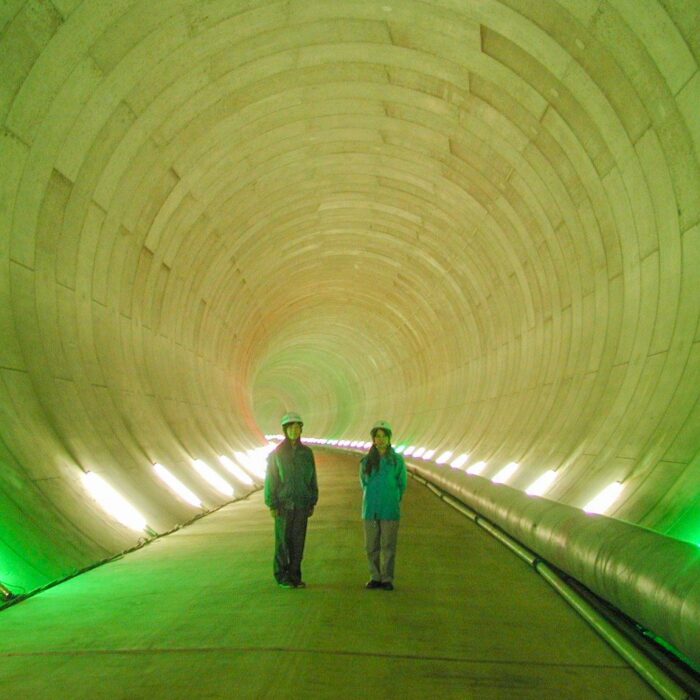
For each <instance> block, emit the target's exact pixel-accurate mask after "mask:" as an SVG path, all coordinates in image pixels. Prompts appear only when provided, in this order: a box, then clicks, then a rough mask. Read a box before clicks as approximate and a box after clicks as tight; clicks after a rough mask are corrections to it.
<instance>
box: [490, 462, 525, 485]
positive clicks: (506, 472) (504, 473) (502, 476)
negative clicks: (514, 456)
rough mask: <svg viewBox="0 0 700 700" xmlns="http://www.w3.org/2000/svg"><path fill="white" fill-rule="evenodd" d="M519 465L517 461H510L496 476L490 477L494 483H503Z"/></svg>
mask: <svg viewBox="0 0 700 700" xmlns="http://www.w3.org/2000/svg"><path fill="white" fill-rule="evenodd" d="M519 466H520V465H519V464H518V463H517V462H510V463H509V464H506V466H505V467H503V469H501V470H500V471H499V472H498V473H497V474H496V476H494V477H493V479H491V481H492V482H493V483H494V484H505V483H506V482H507V481H508V480H509V479H510V477H511V476H513V474H515V472H516V471H518V467H519Z"/></svg>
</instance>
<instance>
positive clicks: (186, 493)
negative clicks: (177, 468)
mask: <svg viewBox="0 0 700 700" xmlns="http://www.w3.org/2000/svg"><path fill="white" fill-rule="evenodd" d="M153 471H154V472H155V473H156V474H157V476H158V478H159V479H160V480H161V481H164V482H165V483H166V484H167V485H168V486H169V487H170V489H171V490H172V491H174V492H175V493H176V494H177V495H178V496H179V497H180V498H181V499H182V500H183V501H185V502H186V503H189V504H190V505H193V506H195V508H201V507H202V501H201V500H200V499H199V498H198V497H197V496H196V495H195V494H194V493H193V492H192V491H190V489H188V488H187V486H185V485H184V484H183V483H182V482H181V481H180V480H179V479H178V478H177V477H176V476H174V475H173V474H172V473H171V472H169V471H168V470H167V469H166V468H165V467H164V466H163V465H162V464H158V463H157V462H156V463H155V464H154V465H153Z"/></svg>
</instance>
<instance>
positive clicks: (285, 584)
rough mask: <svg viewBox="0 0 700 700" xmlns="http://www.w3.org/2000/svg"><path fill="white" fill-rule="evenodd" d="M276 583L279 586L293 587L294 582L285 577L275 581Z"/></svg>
mask: <svg viewBox="0 0 700 700" xmlns="http://www.w3.org/2000/svg"><path fill="white" fill-rule="evenodd" d="M277 585H278V586H279V587H280V588H294V584H293V583H292V582H291V581H287V580H286V579H282V580H281V581H277Z"/></svg>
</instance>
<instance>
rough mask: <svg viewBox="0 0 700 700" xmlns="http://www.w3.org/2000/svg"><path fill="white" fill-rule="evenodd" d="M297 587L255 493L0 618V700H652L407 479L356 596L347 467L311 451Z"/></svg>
mask: <svg viewBox="0 0 700 700" xmlns="http://www.w3.org/2000/svg"><path fill="white" fill-rule="evenodd" d="M316 455H317V464H318V470H319V487H320V492H321V498H320V501H319V505H318V508H317V511H316V513H315V515H314V516H313V518H312V520H311V521H310V527H309V533H308V538H307V550H306V555H305V562H304V578H305V580H306V581H307V583H308V588H307V589H305V590H284V589H280V588H278V587H277V586H276V585H274V582H273V580H272V574H271V557H272V542H273V535H272V521H271V519H270V516H269V515H268V512H267V509H266V508H265V507H264V505H263V502H262V494H261V493H260V492H258V493H255V494H253V495H252V496H251V497H249V498H248V499H246V500H244V501H240V502H237V503H234V504H231V505H229V506H227V507H225V508H223V509H221V510H219V511H217V512H216V513H213V514H211V515H209V516H207V517H206V518H203V519H201V520H199V521H197V522H196V523H194V524H192V525H191V526H188V527H186V528H183V529H181V530H179V531H177V532H175V533H173V534H172V535H169V536H167V537H164V538H161V539H159V540H157V541H155V542H153V543H151V544H150V545H148V546H147V547H144V548H142V549H140V550H138V551H135V552H132V553H130V554H128V555H126V556H124V557H123V558H121V559H119V560H117V561H115V562H112V563H109V564H107V565H104V566H102V567H99V568H97V569H94V570H92V571H90V572H87V573H85V574H83V575H81V576H78V577H76V578H74V579H72V580H69V581H66V582H65V583H63V584H61V585H59V586H55V587H54V588H51V589H49V590H47V591H44V592H43V593H40V594H38V595H36V596H34V597H32V598H30V599H28V600H27V601H25V602H23V603H21V604H19V605H16V606H13V607H10V608H9V609H7V610H5V611H4V612H2V613H0V669H1V670H0V697H13V698H17V699H24V698H32V699H37V698H51V700H57V699H59V698H66V699H68V698H70V699H71V700H77V699H80V698H86V699H87V698H90V699H91V700H93V699H95V698H110V699H111V698H124V699H127V698H128V699H129V700H134V699H135V698H168V699H169V700H173V699H178V698H183V699H184V698H292V697H295V698H296V697H327V698H356V697H357V698H360V697H363V698H365V697H368V698H375V697H376V698H380V697H381V698H398V697H401V698H425V697H434V698H448V697H449V698H452V697H454V698H480V699H481V698H602V697H607V698H634V699H635V700H640V699H641V698H646V697H656V695H655V694H654V693H653V692H652V691H651V690H650V689H649V688H648V687H647V686H646V685H645V684H644V683H643V682H642V681H641V680H640V679H639V678H638V676H637V675H636V674H635V673H634V672H633V671H632V670H631V669H630V668H629V667H627V666H626V664H625V663H624V662H623V661H622V660H621V659H620V658H619V657H618V656H617V655H616V654H615V653H614V652H613V651H612V650H610V649H609V648H608V647H607V645H606V644H605V643H604V642H603V641H602V640H600V639H599V638H598V637H597V636H596V634H595V633H594V632H593V631H592V630H591V629H590V628H589V627H588V626H587V625H586V624H585V623H584V622H583V621H582V620H581V619H580V618H579V617H578V616H577V615H576V613H575V612H574V611H573V610H571V609H570V608H569V607H568V606H567V604H566V603H565V602H564V601H563V600H561V599H560V598H559V597H558V596H557V594H556V593H555V592H554V591H552V590H551V589H550V588H549V587H548V586H547V585H546V583H545V582H544V581H542V580H541V579H540V578H539V577H538V576H537V575H536V574H535V573H534V572H532V571H531V570H530V568H529V567H528V566H527V565H526V564H525V563H524V562H522V561H521V560H520V559H518V558H517V557H515V556H514V555H512V554H511V553H510V552H509V551H508V550H507V549H506V548H505V547H504V546H503V545H501V544H500V543H498V542H497V541H496V540H494V539H493V538H491V537H490V536H489V535H487V534H486V533H485V532H483V531H482V530H480V529H479V528H478V527H476V526H474V525H473V524H472V523H471V522H470V521H469V520H467V519H466V518H464V517H463V516H461V515H460V514H459V513H457V512H456V511H454V510H453V509H451V508H449V507H448V506H446V505H444V504H443V503H442V502H441V501H440V500H439V499H437V498H436V497H435V496H434V495H433V494H432V493H431V492H430V491H429V490H428V489H426V488H425V487H423V486H422V485H420V484H419V483H417V482H416V481H414V480H409V487H408V491H407V494H406V497H405V502H404V519H403V521H402V525H401V531H400V535H399V550H398V557H397V571H396V581H395V583H396V590H395V591H394V592H386V591H367V590H365V589H364V583H365V581H366V580H367V574H366V567H365V561H364V554H363V547H362V528H361V523H360V520H359V511H360V497H361V492H360V490H359V486H358V483H357V473H356V459H355V458H354V457H349V456H342V455H337V454H329V453H324V452H321V451H318V452H317V453H316Z"/></svg>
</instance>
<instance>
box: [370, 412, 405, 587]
mask: <svg viewBox="0 0 700 700" xmlns="http://www.w3.org/2000/svg"><path fill="white" fill-rule="evenodd" d="M370 435H371V436H372V447H371V448H370V450H369V452H368V454H367V455H365V456H364V457H363V458H362V460H361V461H360V484H361V485H362V489H363V498H362V519H363V522H364V526H365V548H366V551H367V562H368V564H369V574H370V577H371V578H370V580H369V581H368V582H367V585H366V587H367V588H383V589H384V590H386V591H393V590H394V583H393V581H394V561H395V559H396V542H397V538H398V533H399V519H400V517H401V498H402V497H403V494H404V491H405V490H406V464H405V462H404V459H403V457H402V456H401V455H400V454H398V453H397V452H395V451H394V448H393V447H392V446H391V426H390V425H389V424H388V423H387V422H386V421H384V420H380V421H379V422H377V423H375V424H374V425H373V426H372V430H371V431H370Z"/></svg>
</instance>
